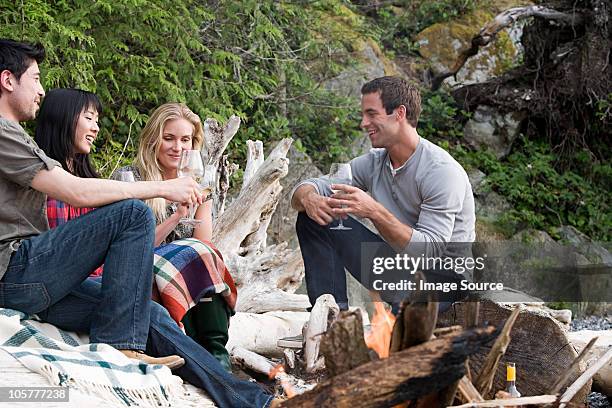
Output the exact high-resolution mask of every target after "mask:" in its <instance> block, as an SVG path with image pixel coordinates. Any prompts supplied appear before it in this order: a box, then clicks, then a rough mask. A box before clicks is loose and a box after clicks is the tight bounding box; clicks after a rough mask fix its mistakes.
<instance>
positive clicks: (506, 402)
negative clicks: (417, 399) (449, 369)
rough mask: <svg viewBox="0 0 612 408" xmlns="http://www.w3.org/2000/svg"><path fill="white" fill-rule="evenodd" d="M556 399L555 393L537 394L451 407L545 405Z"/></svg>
mask: <svg viewBox="0 0 612 408" xmlns="http://www.w3.org/2000/svg"><path fill="white" fill-rule="evenodd" d="M556 400H557V396H556V395H537V396H535V397H521V398H508V399H495V400H488V401H482V402H470V403H468V404H463V405H453V407H452V408H480V407H482V408H497V407H518V406H523V407H525V406H527V405H547V404H552V403H554V402H555V401H556Z"/></svg>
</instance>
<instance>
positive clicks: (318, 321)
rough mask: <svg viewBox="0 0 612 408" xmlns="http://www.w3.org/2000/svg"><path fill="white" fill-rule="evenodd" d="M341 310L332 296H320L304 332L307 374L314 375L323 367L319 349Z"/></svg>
mask: <svg viewBox="0 0 612 408" xmlns="http://www.w3.org/2000/svg"><path fill="white" fill-rule="evenodd" d="M339 313H340V308H339V307H338V305H337V304H336V300H335V299H334V297H333V296H332V295H329V294H325V295H321V296H319V298H318V299H317V301H316V302H315V305H314V306H313V307H312V311H311V312H310V319H309V320H308V324H307V326H306V327H305V330H304V362H305V363H306V372H308V373H312V372H314V371H316V370H317V369H318V368H321V367H322V364H321V362H320V361H319V348H320V344H321V340H322V338H323V334H324V333H325V332H327V328H328V327H329V326H330V325H331V324H332V323H333V322H334V321H335V320H336V318H337V317H338V314H339Z"/></svg>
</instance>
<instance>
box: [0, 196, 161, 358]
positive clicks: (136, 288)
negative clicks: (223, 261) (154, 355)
mask: <svg viewBox="0 0 612 408" xmlns="http://www.w3.org/2000/svg"><path fill="white" fill-rule="evenodd" d="M154 233H155V219H154V218H153V214H152V213H151V210H150V209H149V208H148V207H147V206H146V205H145V204H144V203H143V202H141V201H139V200H126V201H121V202H118V203H115V204H111V205H107V206H104V207H100V208H98V209H97V210H95V211H92V212H90V213H87V214H85V215H83V216H82V217H78V218H77V219H74V220H71V221H70V222H68V223H66V224H63V225H60V226H59V227H57V228H54V229H52V230H50V231H47V232H45V233H43V234H40V235H38V236H35V237H32V238H30V239H27V240H24V241H22V242H21V245H20V246H19V249H18V250H17V251H16V252H15V253H14V254H13V256H12V257H11V261H10V263H9V266H8V268H7V271H6V274H5V275H4V277H3V279H2V281H0V306H2V307H8V308H11V309H17V310H21V311H23V312H26V313H30V314H33V313H36V314H39V315H40V316H41V317H43V316H44V319H45V320H46V321H48V322H49V323H52V324H57V325H58V326H61V323H62V322H63V320H64V318H65V314H71V315H72V314H74V315H75V316H79V315H81V313H82V312H81V311H80V310H78V309H77V308H74V309H72V308H70V307H65V306H64V305H65V304H68V305H71V304H72V303H73V301H74V300H78V299H81V294H80V293H79V291H78V288H79V285H80V284H81V283H82V282H83V281H84V280H85V279H86V278H87V276H88V275H89V274H90V273H91V271H93V270H94V269H96V268H97V267H98V266H100V265H102V264H104V280H103V285H102V291H101V293H100V297H101V299H100V302H99V304H100V307H99V308H97V310H95V313H93V314H91V315H90V316H88V324H87V326H86V329H87V330H86V331H87V332H88V333H89V335H90V338H91V341H92V342H95V343H107V344H110V345H111V346H113V347H115V348H118V349H134V350H144V349H145V348H146V343H147V335H148V332H149V313H150V309H149V300H150V298H151V285H152V279H153V277H152V272H151V271H152V270H153V236H154ZM67 329H69V328H67Z"/></svg>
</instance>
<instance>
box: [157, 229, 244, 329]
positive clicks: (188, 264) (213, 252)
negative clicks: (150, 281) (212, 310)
mask: <svg viewBox="0 0 612 408" xmlns="http://www.w3.org/2000/svg"><path fill="white" fill-rule="evenodd" d="M153 273H154V281H155V284H154V285H153V300H155V301H157V302H159V303H161V304H162V305H164V307H165V308H166V309H168V312H170V316H171V317H172V318H173V319H174V320H176V321H177V322H180V321H181V319H182V318H183V316H185V313H187V311H188V310H189V309H190V308H192V307H193V306H194V305H195V304H196V303H197V302H199V301H200V299H203V298H208V297H211V296H212V295H214V294H221V295H222V296H223V297H224V299H225V301H226V302H227V305H228V306H229V308H230V309H231V310H232V311H233V310H234V308H235V306H236V297H237V291H236V286H235V285H234V280H233V279H232V277H231V275H230V273H229V271H228V270H227V267H226V266H225V263H224V262H223V258H222V257H221V253H220V252H219V251H218V250H217V249H216V248H215V247H214V246H213V245H212V244H211V243H210V242H203V241H200V240H197V239H195V238H186V239H179V240H177V241H173V242H171V243H169V244H166V245H162V246H160V247H157V248H155V255H154V262H153Z"/></svg>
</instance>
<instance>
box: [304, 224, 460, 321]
mask: <svg viewBox="0 0 612 408" xmlns="http://www.w3.org/2000/svg"><path fill="white" fill-rule="evenodd" d="M334 223H337V222H336V221H334ZM343 223H344V225H345V226H347V227H350V228H352V230H350V231H337V230H330V229H329V227H330V225H331V224H330V225H325V226H322V225H319V224H317V223H316V222H315V221H314V220H312V219H311V218H310V217H309V216H308V215H307V214H306V213H305V212H300V213H298V217H297V222H296V224H295V227H296V232H297V236H298V241H299V243H300V250H301V251H302V258H303V260H304V269H305V278H306V290H307V292H308V299H309V300H310V304H312V305H314V304H315V302H316V300H317V298H318V297H319V296H321V295H323V294H326V293H329V294H331V295H333V296H334V298H335V299H336V303H337V304H338V306H339V307H340V310H346V309H348V306H349V304H348V296H347V293H346V274H345V272H344V270H345V268H346V270H347V271H348V272H349V273H350V274H351V275H352V276H353V277H355V279H357V280H358V281H359V282H360V283H361V284H363V285H364V286H366V287H367V288H368V289H371V288H370V287H369V285H370V282H372V280H373V275H372V274H371V273H365V272H364V271H363V270H362V266H363V265H365V266H366V267H369V266H370V265H372V258H373V256H374V255H376V256H385V257H392V256H394V255H395V254H396V252H395V251H394V250H393V248H392V247H391V246H390V245H388V244H387V243H386V242H385V241H384V240H383V239H382V237H380V236H379V235H376V234H374V233H373V232H372V231H370V230H369V229H367V228H366V227H365V226H364V225H363V224H361V223H360V222H359V221H357V220H355V219H353V218H351V217H348V218H347V219H346V220H343ZM364 243H374V244H377V246H378V247H379V249H378V251H377V252H376V253H372V254H370V253H364V256H362V244H364ZM370 252H372V251H370ZM366 258H367V259H366ZM368 271H370V272H371V269H369V268H368ZM425 275H426V278H427V279H428V281H430V282H436V281H439V280H441V281H447V280H449V278H448V277H444V276H439V275H438V274H437V273H435V272H431V271H428V272H425ZM380 295H381V298H382V300H384V301H386V302H388V303H390V304H391V305H392V306H393V308H392V310H393V312H394V313H397V312H398V311H399V302H400V300H402V299H401V292H400V294H399V295H398V294H394V295H393V294H390V293H389V292H380ZM408 295H409V294H408V293H406V296H408ZM398 296H400V298H398ZM451 296H454V294H450V295H447V296H446V298H444V299H443V300H444V301H442V302H440V304H439V309H438V310H439V312H440V313H441V312H443V311H445V310H447V309H448V308H449V307H450V306H451V305H452V303H453V301H454V300H455V299H453V298H451Z"/></svg>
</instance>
